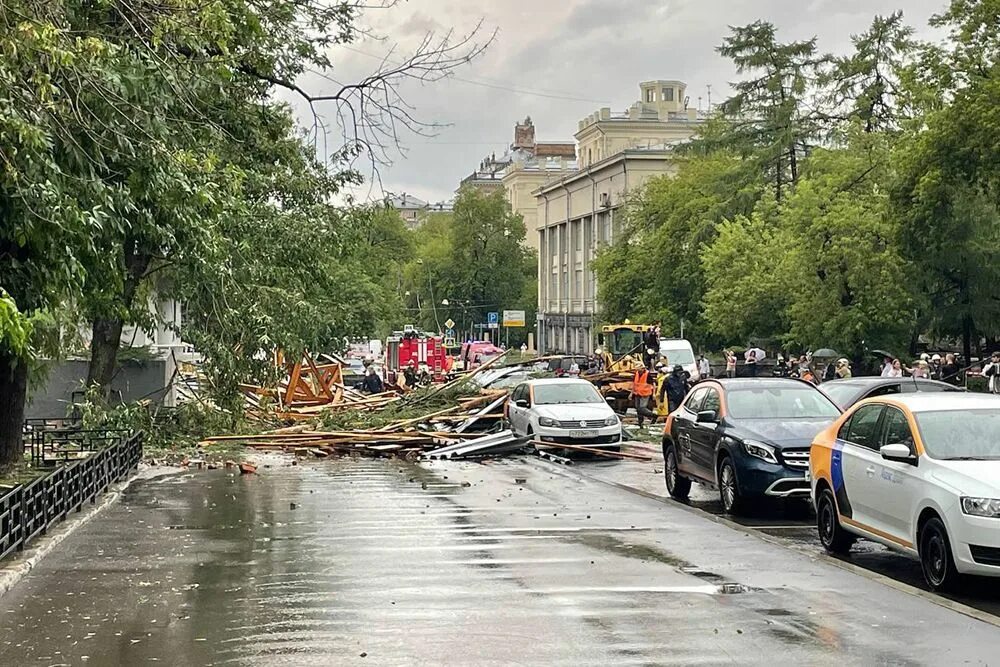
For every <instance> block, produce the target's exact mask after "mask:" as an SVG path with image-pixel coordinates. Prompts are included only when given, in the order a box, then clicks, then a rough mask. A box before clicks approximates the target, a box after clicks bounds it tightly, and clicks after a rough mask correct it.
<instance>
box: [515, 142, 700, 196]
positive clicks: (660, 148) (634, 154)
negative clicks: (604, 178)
mask: <svg viewBox="0 0 1000 667" xmlns="http://www.w3.org/2000/svg"><path fill="white" fill-rule="evenodd" d="M683 143H686V142H684V141H677V142H675V143H671V144H667V143H661V144H655V145H653V146H650V147H648V148H627V149H625V150H623V151H620V152H618V153H615V154H614V155H612V156H610V157H606V158H604V159H603V160H601V161H600V162H594V163H593V164H590V165H588V166H586V167H584V168H583V169H579V170H577V171H576V172H574V173H572V174H569V175H567V176H563V177H562V178H557V179H554V180H552V181H549V182H548V183H545V184H544V185H542V186H541V187H540V188H538V189H537V190H535V193H541V192H547V191H549V190H553V189H555V188H559V187H562V186H563V185H567V184H569V183H572V182H574V181H576V180H577V179H580V178H583V177H585V176H587V175H588V174H592V173H594V172H597V171H600V170H602V169H606V168H607V167H609V166H611V165H613V164H616V163H618V162H624V161H625V160H666V159H667V158H669V157H670V156H672V155H673V153H674V147H675V146H678V145H680V144H683Z"/></svg>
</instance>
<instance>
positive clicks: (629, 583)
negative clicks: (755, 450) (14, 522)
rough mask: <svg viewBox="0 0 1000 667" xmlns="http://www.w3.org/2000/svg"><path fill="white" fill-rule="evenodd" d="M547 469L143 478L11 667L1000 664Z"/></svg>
mask: <svg viewBox="0 0 1000 667" xmlns="http://www.w3.org/2000/svg"><path fill="white" fill-rule="evenodd" d="M539 464H540V462H535V461H526V460H521V459H511V460H506V461H501V462H496V463H493V464H489V465H480V464H474V463H460V462H444V463H441V464H436V465H431V466H430V467H429V468H423V467H420V466H416V465H411V464H406V463H401V462H394V461H373V460H350V459H345V460H340V461H332V462H325V461H324V462H316V463H315V464H310V465H299V466H296V467H291V466H287V465H285V464H283V463H282V464H278V463H275V464H274V465H273V466H272V467H270V468H261V471H260V472H261V474H260V475H257V476H249V477H241V476H239V475H231V474H229V473H228V472H227V471H203V472H198V473H194V474H183V475H177V476H172V477H166V478H161V479H157V480H151V481H145V482H142V483H138V484H137V485H135V486H133V487H132V488H131V489H130V490H129V492H128V493H127V495H126V497H125V498H124V500H123V502H122V503H120V504H117V505H115V506H113V507H112V508H110V509H109V510H108V511H107V512H105V513H103V514H102V515H100V516H99V517H98V518H96V519H95V520H94V521H93V522H92V523H91V524H89V525H88V526H86V528H85V529H83V530H81V531H79V532H77V533H76V534H74V535H72V536H71V537H70V538H68V539H67V541H66V542H64V543H63V545H62V546H61V547H60V549H59V550H58V552H56V553H54V554H52V555H51V556H49V557H48V558H46V559H45V560H43V561H42V563H41V564H40V565H39V566H38V567H37V568H36V569H35V570H34V571H33V572H32V573H31V574H30V575H29V576H28V577H27V578H26V580H25V581H24V582H22V584H20V585H19V586H18V587H16V588H15V589H14V590H13V591H11V592H10V593H9V594H8V595H7V596H5V597H3V598H2V599H0V665H29V664H40V665H58V664H72V665H77V664H88V665H138V664H156V663H159V664H169V665H214V664H236V665H331V664H338V665H339V664H355V663H358V664H363V663H365V662H367V663H374V664H407V665H408V664H415V663H426V664H435V665H437V664H456V665H465V664H477V665H478V664H487V665H489V664H496V665H501V664H502V665H507V664H516V663H521V664H545V665H549V664H553V665H582V664H601V665H625V664H678V665H690V664H720V663H729V664H773V663H774V661H775V656H778V655H780V656H781V660H780V662H788V663H800V664H810V665H824V664H831V665H833V664H836V665H841V664H916V663H920V662H922V661H924V660H927V661H929V662H932V663H933V662H934V661H938V662H940V660H942V659H943V658H944V657H945V656H947V657H948V658H954V660H955V661H956V662H961V661H963V660H966V661H972V662H975V661H977V660H980V661H981V659H982V658H983V656H989V655H993V656H995V655H998V654H1000V637H998V636H997V635H998V634H1000V633H998V632H997V630H996V628H993V627H990V626H986V625H985V624H980V623H978V622H974V621H972V620H971V619H968V618H966V617H961V616H959V615H957V614H954V613H953V612H950V611H947V610H944V609H941V608H940V607H936V606H934V605H931V604H929V603H926V602H924V601H919V600H914V599H913V598H910V597H908V596H904V595H903V594H901V593H898V592H895V591H891V590H889V589H886V588H885V587H884V586H880V585H877V584H873V583H871V582H867V581H865V580H861V579H859V578H857V577H854V576H853V575H850V574H849V573H845V572H843V571H841V570H839V569H837V568H833V567H830V566H823V565H820V564H817V563H814V562H811V561H810V560H809V559H807V558H804V557H803V556H801V555H800V554H797V553H795V552H792V551H790V550H787V549H782V548H780V547H776V546H773V545H767V544H765V543H763V542H760V541H759V540H756V539H754V538H751V537H748V536H746V535H743V534H742V533H739V532H737V531H732V530H730V529H729V528H726V527H724V526H720V525H717V524H713V523H711V522H707V521H705V520H704V519H703V518H700V517H698V516H696V515H694V514H692V513H690V512H686V511H683V510H680V509H670V508H668V507H667V506H665V505H663V504H662V503H660V502H654V501H651V500H648V499H646V498H642V497H640V496H637V495H635V494H633V493H627V492H625V491H623V490H620V489H616V488H613V487H610V486H607V485H603V484H597V483H594V482H592V481H584V480H582V479H581V478H580V477H578V476H576V475H575V474H570V475H562V474H560V471H559V470H558V469H557V468H556V467H554V466H549V465H548V464H545V465H544V466H540V465H539ZM618 470H620V471H623V470H626V469H625V468H619V469H618ZM646 474H648V472H647V473H646ZM820 570H822V571H823V572H824V573H823V575H822V576H820V575H819V574H818V572H819V571H820ZM848 589H850V590H848ZM904 603H906V604H908V605H909V607H908V612H907V614H906V617H905V618H899V617H897V614H896V610H898V609H899V608H900V606H901V604H904ZM921 627H935V628H941V629H942V630H943V631H947V632H949V633H952V635H958V634H959V633H961V634H962V636H963V637H965V638H966V639H967V640H968V641H967V643H963V644H961V645H955V646H950V645H949V646H943V645H942V644H941V643H940V642H936V641H932V640H931V639H930V638H928V637H927V636H926V633H925V632H924V631H922V630H920V628H921ZM886 633H889V634H890V636H892V637H894V638H896V639H894V640H893V641H891V642H887V641H886V640H885V636H886Z"/></svg>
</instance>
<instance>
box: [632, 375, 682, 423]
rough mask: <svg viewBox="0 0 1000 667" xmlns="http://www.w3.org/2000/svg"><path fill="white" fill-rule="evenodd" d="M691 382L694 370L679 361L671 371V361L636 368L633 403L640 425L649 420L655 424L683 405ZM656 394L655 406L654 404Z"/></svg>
mask: <svg viewBox="0 0 1000 667" xmlns="http://www.w3.org/2000/svg"><path fill="white" fill-rule="evenodd" d="M690 386H691V374H690V373H688V372H687V371H685V370H684V367H683V366H681V365H680V364H675V365H674V367H673V368H672V369H670V370H669V372H668V361H667V360H665V359H662V358H661V360H660V361H658V362H657V363H656V364H655V366H654V367H653V370H652V371H650V369H649V368H648V367H647V366H645V365H643V366H640V367H639V368H637V369H636V370H635V374H634V375H633V377H632V407H634V408H635V413H636V415H637V416H638V418H639V428H643V426H644V425H645V423H646V420H647V419H649V420H650V424H655V423H656V421H657V420H658V419H660V418H661V417H662V418H664V419H666V416H667V415H668V414H670V413H671V412H673V411H674V410H676V409H677V408H678V407H680V404H681V402H682V401H683V400H684V397H685V396H686V395H687V392H688V389H689V388H690ZM654 396H655V397H656V410H655V411H654V410H653V406H652V405H651V404H652V402H653V397H654Z"/></svg>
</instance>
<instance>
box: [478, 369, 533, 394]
mask: <svg viewBox="0 0 1000 667" xmlns="http://www.w3.org/2000/svg"><path fill="white" fill-rule="evenodd" d="M534 373H535V372H534V371H533V370H532V369H530V368H527V367H525V366H502V367H500V368H490V369H489V370H487V371H485V372H483V373H480V374H479V375H477V376H475V382H476V383H477V384H478V385H479V386H480V387H482V388H483V389H510V388H511V387H514V386H517V385H519V384H521V383H522V382H527V381H528V380H530V379H531V376H532V375H534Z"/></svg>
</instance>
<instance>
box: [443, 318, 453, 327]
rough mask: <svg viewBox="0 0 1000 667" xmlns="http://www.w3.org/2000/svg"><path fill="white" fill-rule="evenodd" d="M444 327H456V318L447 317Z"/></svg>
mask: <svg viewBox="0 0 1000 667" xmlns="http://www.w3.org/2000/svg"><path fill="white" fill-rule="evenodd" d="M444 328H445V329H454V328H455V320H453V319H451V318H450V317H449V318H448V319H446V320H445V321H444Z"/></svg>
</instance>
